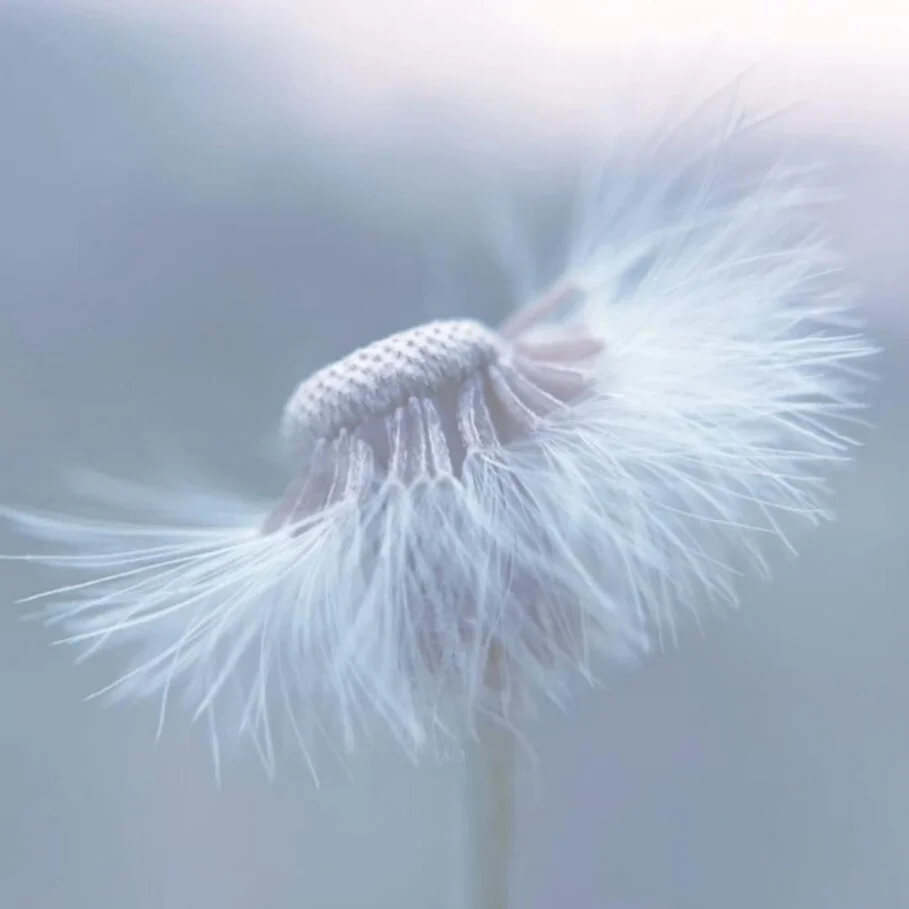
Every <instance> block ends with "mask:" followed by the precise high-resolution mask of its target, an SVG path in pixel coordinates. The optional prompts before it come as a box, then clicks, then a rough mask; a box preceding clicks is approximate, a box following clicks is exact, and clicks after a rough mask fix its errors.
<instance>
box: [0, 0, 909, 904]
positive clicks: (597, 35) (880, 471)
mask: <svg viewBox="0 0 909 909" xmlns="http://www.w3.org/2000/svg"><path fill="white" fill-rule="evenodd" d="M549 6H551V8H547V5H546V4H543V3H532V2H529V0H528V2H525V3H523V4H509V3H505V2H503V3H501V4H495V3H488V2H487V3H485V4H475V3H460V4H454V3H445V4H442V3H426V4H418V3H415V2H411V3H405V2H403V0H398V2H397V3H394V2H390V0H383V2H379V0H375V2H372V3H367V2H365V0H361V2H360V3H354V2H352V0H344V2H341V0H338V2H335V3H330V2H327V0H324V2H322V3H315V2H312V0H310V2H298V3H290V2H284V3H282V2H278V0H267V2H266V0H262V2H259V3H254V2H253V0H249V2H245V3H244V2H242V0H232V2H230V3H227V2H223V3H217V4H215V3H206V2H202V0H197V2H195V3H192V2H190V0H185V2H184V3H182V4H173V3H166V2H158V3H154V2H152V0H146V2H145V3H141V2H138V0H135V2H126V0H120V2H118V3H116V4H115V3H107V4H105V3H101V2H98V3H94V4H92V3H84V4H78V5H77V4H75V3H71V2H62V0H58V2H41V0H31V2H29V3H27V4H13V3H9V2H2V0H0V123H2V134H0V135H2V139H0V500H2V501H3V502H7V503H20V504H32V505H41V506H54V505H59V504H60V501H61V500H60V495H59V485H58V477H59V475H60V472H61V470H62V469H63V468H66V467H68V466H72V465H81V466H91V467H96V468H99V469H102V470H107V471H110V472H113V473H117V474H121V475H125V476H130V477H137V478H143V477H148V476H154V475H155V472H156V471H158V472H160V471H162V470H163V471H167V470H171V471H177V470H181V469H183V468H182V467H180V466H179V464H180V463H181V462H182V460H183V459H184V458H185V459H187V460H190V461H192V462H193V463H194V464H196V465H198V469H199V471H200V475H201V476H202V477H203V478H206V479H207V478H210V477H215V478H218V479H217V482H220V483H228V484H230V485H231V486H232V487H235V488H237V489H239V490H241V491H242V490H244V489H248V490H250V491H253V492H261V491H265V492H268V491H274V490H276V489H278V488H279V487H280V480H281V474H280V473H279V471H278V469H277V467H276V465H275V464H274V462H273V457H272V456H273V451H272V449H271V447H270V445H269V439H270V438H271V436H270V434H271V433H272V431H273V429H274V426H275V423H276V420H277V418H278V415H279V412H280V408H281V406H282V404H283V401H284V399H285V397H286V396H287V394H288V393H289V392H290V391H291V390H292V388H293V387H294V385H295V384H296V382H297V381H299V380H300V379H301V378H302V377H303V376H304V375H305V374H306V373H307V372H309V371H310V370H312V369H314V368H316V367H318V366H320V365H322V364H324V363H325V362H327V361H328V360H330V359H333V358H335V357H336V356H339V355H341V354H343V353H345V352H346V351H347V350H348V349H349V348H351V347H352V346H353V345H356V344H359V343H363V342H366V341H368V340H371V339H373V338H374V337H376V336H378V335H380V334H383V333H386V332H388V331H391V330H394V329H397V328H401V327H404V326H406V325H408V324H410V323H412V322H414V321H415V320H418V319H424V318H426V317H428V316H434V315H454V314H458V313H461V314H469V315H474V316H478V317H481V318H485V319H490V320H494V319H495V318H497V317H499V316H500V315H501V314H503V313H504V312H505V311H506V308H507V306H508V305H509V284H508V281H507V280H506V277H507V275H505V274H503V271H502V269H501V268H500V267H499V265H498V264H497V261H496V257H495V256H494V255H492V253H491V249H492V247H491V243H490V240H491V236H490V234H489V232H488V230H487V228H488V225H489V224H490V223H492V222H493V221H494V218H491V215H495V213H496V212H499V213H501V211H502V210H504V209H503V206H506V205H512V206H513V208H514V210H516V211H518V212H519V213H520V217H521V219H522V220H523V222H524V223H525V224H526V225H527V226H528V228H529V230H530V232H531V234H532V235H533V236H534V237H535V239H536V241H537V243H538V246H539V258H538V261H539V262H540V263H541V265H542V266H543V267H544V268H545V266H546V265H547V263H550V262H551V261H554V260H553V256H554V255H555V253H556V251H557V249H556V243H555V241H556V239H557V237H558V235H559V224H560V219H562V218H563V216H564V214H565V211H566V206H567V203H568V201H569V200H568V193H569V190H570V188H571V175H572V173H573V169H574V168H575V166H576V165H577V164H578V162H579V160H580V159H581V158H582V157H583V154H584V153H586V152H588V151H589V150H590V148H591V147H592V145H593V143H594V142H596V141H601V140H603V139H604V138H605V139H609V138H614V137H615V136H616V135H617V134H618V133H619V132H620V131H621V130H630V131H634V130H636V129H638V128H641V127H643V126H645V125H647V124H648V123H650V122H651V119H652V117H653V116H655V115H656V113H657V112H658V111H659V110H661V109H665V108H666V105H669V107H668V109H669V110H670V111H671V110H672V109H673V108H672V105H673V104H676V103H679V104H682V101H679V100H678V98H677V90H678V85H679V84H680V82H681V80H682V77H683V76H685V78H687V77H688V76H690V75H691V73H693V72H694V73H696V74H699V75H697V76H696V78H694V80H693V81H692V82H691V83H690V85H689V88H688V89H686V91H687V95H686V98H685V99H683V100H687V101H691V100H696V98H697V95H698V92H700V91H709V90H710V89H711V87H713V88H715V87H716V86H717V85H718V84H722V83H724V81H725V80H726V79H728V77H729V75H730V74H732V73H734V72H735V71H738V70H741V69H743V68H744V67H745V65H747V64H749V63H751V62H754V61H757V62H758V64H759V66H758V68H757V69H756V70H755V71H754V72H753V73H751V74H750V75H749V77H748V78H747V79H746V80H745V82H744V83H743V88H742V92H743V98H744V100H746V101H750V102H753V103H755V104H758V105H765V106H768V107H773V106H775V105H777V104H779V103H782V102H786V101H789V100H793V99H794V100H801V104H800V106H798V107H797V108H795V109H794V110H793V111H791V112H789V113H788V114H787V115H786V116H784V117H782V118H780V119H779V120H777V121H774V123H773V124H770V125H768V128H767V130H766V131H765V133H764V138H763V139H761V142H762V143H763V146H762V148H763V150H765V151H766V150H768V149H769V150H773V149H774V148H776V147H777V146H779V147H780V148H782V147H783V146H786V147H787V148H790V149H795V151H797V153H798V154H799V155H802V156H805V155H808V156H810V157H813V158H819V159H822V160H824V161H825V162H826V163H827V164H828V168H829V169H828V174H829V175H830V178H831V180H832V182H833V183H834V185H835V187H836V189H837V190H839V191H840V192H841V193H842V197H843V201H842V203H841V204H839V205H838V206H837V208H836V219H837V220H836V224H835V225H834V226H835V228H836V229H837V231H838V233H839V234H840V236H841V239H842V243H843V247H844V249H845V251H846V253H847V254H848V256H849V258H850V259H851V262H852V265H851V276H852V277H853V278H854V279H855V280H856V281H857V282H858V283H859V284H860V285H861V288H862V306H863V308H864V310H865V314H866V317H867V319H868V322H869V327H870V330H871V332H872V334H873V335H874V336H875V338H876V339H877V340H878V341H879V342H880V343H882V344H883V345H884V347H885V352H884V354H883V355H882V356H881V358H880V359H879V362H878V364H877V366H878V370H879V372H880V380H879V381H878V382H877V384H876V385H875V386H874V388H873V390H872V401H871V402H872V407H871V411H870V417H871V419H872V420H873V421H874V422H875V423H876V424H877V428H876V429H875V430H874V431H873V432H870V433H868V434H867V444H866V446H865V447H864V448H863V449H862V450H861V451H860V452H859V454H858V462H857V465H856V466H855V468H854V469H853V470H851V471H849V472H848V473H846V474H844V475H843V476H842V477H840V478H839V479H838V481H837V487H838V494H839V497H838V500H837V510H838V512H839V515H840V519H839V521H838V522H837V523H835V524H831V525H829V526H826V527H824V528H822V529H821V530H820V531H819V532H817V533H815V534H814V535H813V536H811V537H808V538H806V539H805V540H804V541H803V545H802V546H801V557H800V559H799V560H797V561H795V560H791V559H786V558H779V559H777V560H776V562H775V565H774V567H775V578H774V582H773V583H772V584H765V583H762V582H761V583H758V582H754V583H750V582H749V583H748V584H746V586H745V589H744V596H743V604H742V609H741V610H740V611H739V612H737V613H735V614H732V615H730V616H729V617H728V618H725V619H723V620H717V621H711V622H708V623H705V627H704V630H703V633H702V634H694V633H692V634H690V635H689V636H688V639H687V640H685V642H684V644H683V646H682V647H680V648H679V649H678V650H674V651H671V652H667V653H666V654H664V655H662V656H659V657H657V658H655V659H653V660H652V661H650V662H649V663H648V664H647V665H646V666H645V667H644V668H643V669H642V670H640V671H639V672H636V673H634V674H631V675H627V676H624V677H619V678H612V679H609V681H608V684H607V685H606V687H605V688H604V689H603V690H602V691H597V692H591V693H589V694H587V695H585V696H583V697H581V698H580V699H579V700H578V701H577V702H576V703H575V704H574V705H573V706H572V707H571V709H570V710H568V711H567V712H565V713H556V712H552V713H544V715H543V716H541V718H540V719H539V721H538V722H537V723H536V724H535V725H534V726H533V728H532V729H531V730H530V738H531V743H532V745H533V748H534V751H535V754H536V760H535V761H533V762H531V761H529V760H528V761H526V763H525V766H524V768H523V769H522V775H521V776H522V788H521V803H520V816H519V822H518V843H517V851H516V856H515V862H514V868H513V885H514V886H513V906H514V907H515V909H552V907H563V909H771V907H772V909H855V907H859V906H861V907H873V909H904V907H906V906H909V861H907V844H909V770H907V768H909V720H907V715H909V714H907V710H906V703H907V699H909V662H907V660H906V656H905V654H906V641H907V640H909V567H907V550H909V481H907V475H906V465H907V463H909V384H907V380H909V315H907V312H906V309H905V300H906V296H907V292H909V257H907V255H906V233H907V225H909V128H907V127H909V120H907V118H906V115H905V113H904V111H905V110H906V109H907V106H906V101H907V100H909V65H907V62H906V61H909V53H907V48H906V41H905V39H904V38H903V37H901V36H903V35H905V34H909V29H907V28H905V25H906V23H903V25H902V27H901V25H900V23H899V21H898V20H897V18H896V17H897V15H898V14H897V13H894V12H892V11H890V8H889V6H885V5H884V4H877V3H875V2H868V3H863V4H848V5H846V4H841V5H839V6H838V5H837V4H830V3H826V4H824V11H821V12H818V10H815V9H814V6H813V5H812V4H811V3H808V2H807V0H803V2H801V3H795V4H787V5H786V6H785V7H784V6H783V5H781V4H773V3H770V4H768V3H762V4H760V9H761V10H763V14H762V15H758V14H757V13H755V12H754V10H757V9H758V4H750V3H745V4H741V3H740V4H736V5H734V6H735V7H736V9H737V10H738V11H739V13H738V15H739V20H736V18H735V15H734V14H733V13H731V12H730V11H729V10H727V9H726V7H731V6H733V5H731V4H722V5H717V4H713V5H711V4H709V3H705V2H700V3H695V4H693V5H690V4H669V5H663V7H662V8H661V9H658V8H657V7H658V6H659V4H655V3H653V2H651V3H645V4H643V5H642V7H641V10H640V11H639V13H640V14H639V15H637V17H635V16H634V15H632V14H631V13H627V14H624V13H623V14H622V15H619V14H614V15H613V14H610V13H608V12H604V8H605V6H608V5H605V4H596V5H594V4H586V5H585V4H582V3H569V2H567V0H563V2H562V3H559V4H554V3H553V4H550V5H549ZM752 6H753V7H754V10H752V9H751V8H752ZM858 6H861V7H862V9H861V10H857V9H855V8H854V7H858ZM893 6H894V7H895V6H898V4H894V5H893ZM777 7H779V8H777ZM680 10H682V11H683V12H685V11H686V10H687V12H686V13H685V15H681V16H680V13H679V11H680ZM787 10H788V12H787ZM673 11H674V12H673ZM673 16H674V17H675V18H673ZM888 17H889V18H888ZM705 61H706V64H705ZM673 99H676V100H673ZM22 547H23V544H22V543H21V541H19V540H16V539H15V538H14V537H12V536H11V535H10V534H8V533H7V532H6V531H5V530H0V551H3V552H12V553H15V552H22V551H23V548H22ZM52 580H53V579H52V578H51V577H48V576H47V575H42V574H40V573H38V572H35V571H31V570H29V569H28V568H27V566H23V565H18V564H12V563H3V564H0V907H2V909H300V907H307V909H360V907H363V909H437V907H439V909H444V907H447V906H448V905H451V903H450V902H449V900H450V891H451V886H452V880H451V874H452V872H451V868H450V865H451V862H452V861H453V860H454V859H453V856H454V852H453V850H454V849H455V847H454V845H453V843H454V840H455V834H456V827H457V822H458V811H459V806H458V804H457V798H458V788H457V782H458V781H457V771H456V769H434V768H420V769H415V768H413V767H411V766H409V765H406V764H404V763H403V762H399V761H398V760H396V759H395V758H394V757H393V756H389V755H387V754H386V755H381V756H376V757H375V758H372V759H368V760H367V759H364V760H362V761H359V762H356V764H355V766H354V767H352V768H351V772H350V774H349V776H345V775H341V774H334V775H331V774H330V775H329V777H328V778H327V779H325V780H323V781H322V786H321V788H316V787H315V786H314V784H313V783H312V781H311V779H310V778H309V777H308V775H307V771H306V768H305V766H303V765H302V763H301V766H299V767H294V766H287V765H286V763H285V766H284V767H282V769H281V773H280V775H279V777H278V779H277V780H276V781H274V782H271V781H268V780H266V779H265V778H264V776H263V775H262V774H261V773H260V772H259V771H258V769H257V768H256V767H255V766H253V765H251V764H246V763H244V762H237V763H229V764H228V765H227V766H226V767H225V779H224V785H223V788H222V789H221V790H220V791H219V790H218V789H217V788H216V787H215V785H214V782H213V779H212V772H211V766H210V763H209V759H208V753H207V750H206V741H205V736H204V732H203V731H202V730H198V729H194V728H192V727H190V726H189V725H188V723H184V722H181V721H180V719H178V718H176V717H175V719H174V721H173V722H172V723H171V724H170V725H169V726H168V728H167V731H166V733H165V735H164V737H163V739H162V740H161V742H160V743H159V744H157V745H156V744H155V742H154V733H155V722H156V711H155V708H154V706H148V707H143V708H138V709H133V710H130V709H124V708H120V709H111V710H108V709H103V708H101V707H99V705H98V704H97V703H85V702H84V697H85V695H87V694H88V693H90V692H91V691H92V690H93V689H94V688H96V687H98V686H99V685H100V684H101V683H103V682H104V681H105V680H107V679H108V678H109V675H110V672H111V671H112V665H111V664H105V662H104V660H101V661H99V663H97V664H89V665H86V666H83V667H80V668H78V669H74V668H73V667H72V666H71V657H70V654H69V653H68V652H67V651H66V650H65V649H61V648H51V647H49V646H48V637H49V636H48V633H47V632H46V631H45V630H44V629H43V628H41V627H40V626H37V625H34V624H24V623H22V622H20V621H19V615H20V613H19V611H18V609H17V608H16V606H15V605H14V601H15V600H16V599H17V598H18V597H21V596H24V595H25V594H27V593H29V592H32V591H34V590H35V589H37V588H40V587H41V586H42V585H46V584H49V583H51V582H52Z"/></svg>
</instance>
